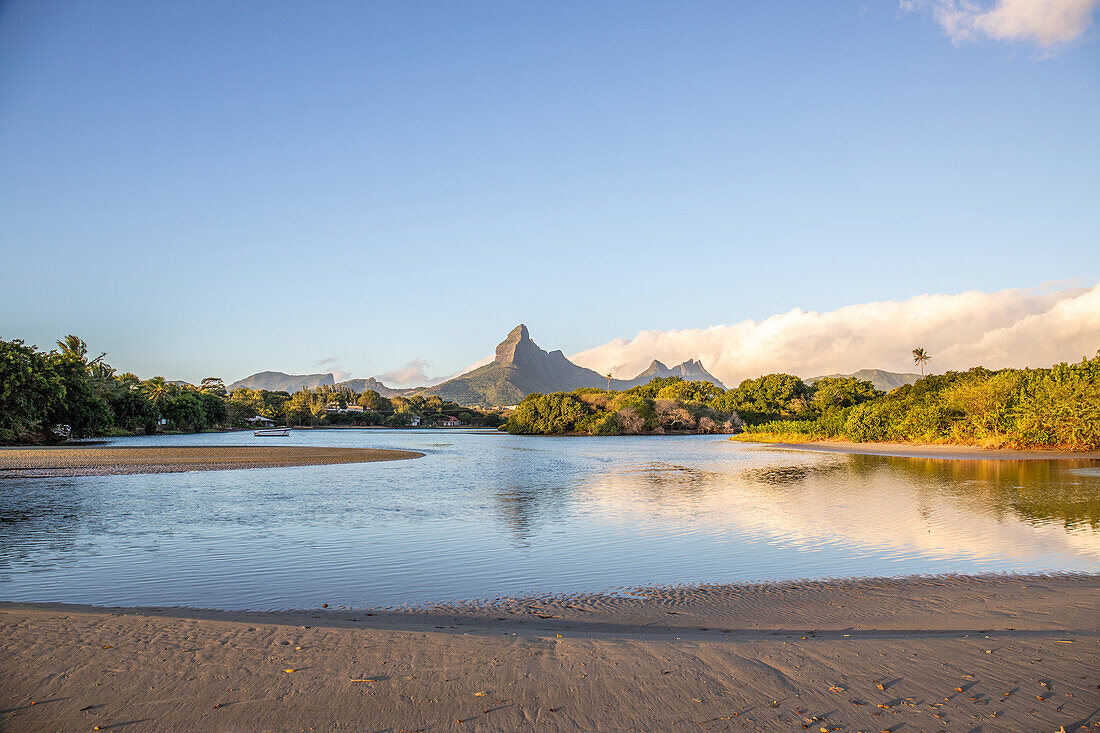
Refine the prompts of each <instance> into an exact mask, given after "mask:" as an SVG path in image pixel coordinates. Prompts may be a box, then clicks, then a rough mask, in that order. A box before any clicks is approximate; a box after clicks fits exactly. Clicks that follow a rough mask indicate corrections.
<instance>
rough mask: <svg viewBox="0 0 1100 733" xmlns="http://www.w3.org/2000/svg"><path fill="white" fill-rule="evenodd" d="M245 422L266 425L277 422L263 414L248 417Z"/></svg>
mask: <svg viewBox="0 0 1100 733" xmlns="http://www.w3.org/2000/svg"><path fill="white" fill-rule="evenodd" d="M245 422H249V423H252V424H253V425H263V426H264V427H267V426H269V425H274V424H275V421H274V420H271V419H269V418H266V417H264V416H263V415H256V416H255V417H249V418H246V419H245Z"/></svg>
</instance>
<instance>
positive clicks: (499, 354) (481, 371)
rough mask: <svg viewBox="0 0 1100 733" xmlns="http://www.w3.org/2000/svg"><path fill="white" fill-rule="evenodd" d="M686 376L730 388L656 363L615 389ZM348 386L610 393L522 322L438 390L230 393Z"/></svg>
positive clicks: (513, 397)
mask: <svg viewBox="0 0 1100 733" xmlns="http://www.w3.org/2000/svg"><path fill="white" fill-rule="evenodd" d="M658 377H660V378H667V377H682V378H683V379H686V380H689V381H690V380H698V379H701V380H706V381H708V382H713V383H714V384H717V385H718V386H720V387H724V385H723V384H722V383H721V382H720V381H718V379H716V378H715V377H714V376H713V375H711V374H710V373H709V372H708V371H707V370H706V369H705V368H704V367H703V364H702V362H700V361H698V360H695V359H689V360H687V361H685V362H683V363H682V364H677V365H676V366H674V367H668V366H666V365H665V364H664V363H662V362H660V361H658V360H657V359H654V360H653V361H652V362H650V365H649V367H647V368H646V369H645V370H644V371H642V372H641V373H640V374H638V375H637V376H636V377H634V378H633V379H612V380H611V384H610V386H611V388H612V389H619V390H622V389H630V388H631V387H637V386H640V385H643V384H648V383H649V382H650V381H651V380H653V379H655V378H658ZM319 386H335V387H347V388H348V389H351V390H352V391H354V392H359V393H362V392H365V391H366V390H368V389H370V390H374V391H375V392H378V394H379V395H381V396H382V397H387V398H389V397H398V396H403V395H414V394H415V395H425V396H427V395H439V396H440V397H443V398H445V399H448V400H452V401H454V402H458V403H459V404H462V405H476V406H486V407H488V406H499V405H514V404H517V403H519V402H520V401H521V400H522V399H523V398H524V397H526V396H527V395H529V394H531V393H533V392H542V393H547V392H572V391H573V390H575V389H580V388H582V387H595V388H599V389H606V388H607V386H608V380H607V377H606V376H605V375H602V374H599V373H598V372H596V371H594V370H592V369H588V368H587V367H582V366H580V365H578V364H574V363H573V362H572V361H570V360H569V358H568V357H566V356H565V354H564V353H562V352H561V351H560V350H554V351H546V350H544V349H542V348H541V347H540V346H539V345H538V344H536V343H535V342H534V340H532V339H531V333H530V331H528V330H527V326H526V325H524V324H522V323H521V324H519V325H518V326H516V327H515V328H513V329H512V330H511V331H510V332H509V333H508V335H507V336H506V337H505V338H504V340H503V341H501V342H500V343H499V344H497V347H496V350H495V352H494V356H493V360H492V361H491V362H489V363H488V364H485V365H483V366H480V367H478V368H476V369H471V370H470V371H468V372H465V373H463V374H459V375H458V376H456V377H452V378H451V379H448V380H446V381H445V382H442V383H441V384H437V385H435V386H433V387H409V388H404V389H396V388H393V387H387V386H386V385H385V384H383V383H382V382H381V381H379V380H378V379H377V378H375V377H368V378H366V379H348V380H344V381H341V382H336V380H335V377H334V375H333V374H331V373H326V374H287V373H285V372H274V371H265V372H257V373H256V374H252V375H250V376H248V377H245V378H244V379H241V380H238V381H236V382H233V383H232V384H231V385H229V390H230V391H232V390H234V389H239V388H241V387H248V388H250V389H266V390H269V391H272V392H276V391H281V390H285V391H288V392H294V391H297V390H299V389H302V388H303V387H308V388H310V389H316V388H317V387H319Z"/></svg>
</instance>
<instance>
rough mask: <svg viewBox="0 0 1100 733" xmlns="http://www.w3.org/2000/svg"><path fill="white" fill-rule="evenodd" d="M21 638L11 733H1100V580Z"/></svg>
mask: <svg viewBox="0 0 1100 733" xmlns="http://www.w3.org/2000/svg"><path fill="white" fill-rule="evenodd" d="M322 600H323V599H318V601H319V602H321V601H322ZM0 630H2V633H0V670H2V672H0V727H2V728H3V729H4V730H11V731H22V730H92V729H93V727H94V726H99V727H100V729H101V730H124V731H134V732H135V733H136V732H138V731H151V730H218V731H263V730H272V731H284V730H321V729H326V730H385V731H481V730H518V729H529V730H540V731H541V730H606V731H614V730H729V729H734V730H753V731H756V730H784V731H786V730H803V729H807V730H812V731H815V732H816V731H887V730H888V731H903V732H904V731H942V730H948V731H981V732H982V733H992V732H993V731H1025V730H1027V731H1050V732H1051V733H1053V732H1054V731H1058V730H1059V727H1060V726H1064V728H1065V730H1066V731H1078V730H1080V729H1081V728H1082V726H1086V727H1087V729H1089V730H1095V729H1097V727H1098V725H1100V724H1098V723H1097V721H1098V720H1100V689H1098V685H1100V576H1057V577H1039V576H995V577H986V578H966V577H956V578H915V579H904V580H859V581H840V582H821V583H786V584H774V585H741V586H708V587H701V588H674V589H667V590H654V591H648V592H639V593H638V594H637V595H636V597H608V596H575V597H564V598H542V599H513V600H505V601H498V602H495V603H492V604H486V605H477V604H473V605H457V606H446V607H438V608H433V609H428V610H411V611H375V612H366V611H361V610H341V609H321V608H316V609H312V610H307V611H289V612H281V613H247V612H215V611H190V610H180V609H129V610H125V609H115V610H110V609H93V608H86V607H77V606H56V605H54V606H32V605H20V604H0Z"/></svg>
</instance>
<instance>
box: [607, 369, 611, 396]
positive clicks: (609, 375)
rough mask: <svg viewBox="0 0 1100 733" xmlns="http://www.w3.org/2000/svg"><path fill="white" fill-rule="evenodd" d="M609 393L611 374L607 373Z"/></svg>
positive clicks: (608, 389)
mask: <svg viewBox="0 0 1100 733" xmlns="http://www.w3.org/2000/svg"><path fill="white" fill-rule="evenodd" d="M607 391H608V392H610V391H611V372H608V373H607Z"/></svg>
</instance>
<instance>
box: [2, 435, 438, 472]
mask: <svg viewBox="0 0 1100 733" xmlns="http://www.w3.org/2000/svg"><path fill="white" fill-rule="evenodd" d="M273 440H275V439H274V438H273ZM422 455H423V453H417V452H416V451H404V450H380V449H374V448H316V447H309V446H278V445H265V446H202V447H198V446H195V447H192V446H175V447H158V446H150V447H135V448H117V447H83V446H81V447H76V446H72V447H69V446H64V447H53V448H0V476H5V477H14V478H27V477H47V476H106V475H114V474H132V473H171V472H177V471H227V470H231V469H241V468H276V467H280V466H319V465H325V464H331V463H364V462H369V461H396V460H402V459H406V458H419V457H421V456H422Z"/></svg>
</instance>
